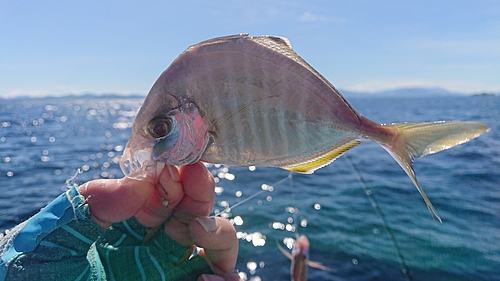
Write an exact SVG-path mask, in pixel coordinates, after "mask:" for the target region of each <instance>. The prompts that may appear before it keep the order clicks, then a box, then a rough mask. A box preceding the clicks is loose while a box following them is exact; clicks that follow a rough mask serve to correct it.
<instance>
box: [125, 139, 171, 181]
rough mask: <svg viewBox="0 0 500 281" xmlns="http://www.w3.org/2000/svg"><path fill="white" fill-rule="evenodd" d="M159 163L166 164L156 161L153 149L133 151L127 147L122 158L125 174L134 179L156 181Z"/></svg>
mask: <svg viewBox="0 0 500 281" xmlns="http://www.w3.org/2000/svg"><path fill="white" fill-rule="evenodd" d="M159 165H164V164H163V163H161V162H160V163H157V162H156V161H154V159H153V157H152V151H151V149H140V150H135V151H132V150H131V149H130V148H129V147H127V148H125V151H124V152H123V155H122V157H121V158H120V168H121V170H122V172H123V174H124V175H125V177H127V178H130V179H134V180H140V181H150V182H154V180H155V178H156V175H157V170H158V168H159V167H158V166H159Z"/></svg>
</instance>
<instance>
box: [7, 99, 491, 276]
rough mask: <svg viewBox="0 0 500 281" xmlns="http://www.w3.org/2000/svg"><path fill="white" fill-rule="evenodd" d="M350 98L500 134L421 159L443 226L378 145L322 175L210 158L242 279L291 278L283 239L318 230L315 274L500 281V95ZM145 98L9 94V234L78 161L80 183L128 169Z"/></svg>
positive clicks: (398, 115)
mask: <svg viewBox="0 0 500 281" xmlns="http://www.w3.org/2000/svg"><path fill="white" fill-rule="evenodd" d="M349 101H350V102H351V103H352V105H353V106H354V107H355V108H356V109H357V110H358V111H359V112H360V113H361V114H363V115H364V116H366V117H368V118H371V119H372V120H375V121H377V122H380V123H391V122H404V121H411V122H417V121H435V120H470V121H479V122H484V123H486V124H487V125H488V126H490V127H491V131H490V132H489V133H487V134H485V135H483V136H481V137H480V138H478V139H476V140H473V141H471V142H469V143H467V144H464V145H460V146H458V147H455V148H452V149H450V150H447V151H444V152H440V153H438V154H435V155H430V156H426V157H424V158H420V159H417V160H416V161H415V171H416V174H417V177H418V179H419V181H420V184H421V185H422V186H423V188H424V190H425V191H426V192H427V195H428V196H429V198H430V200H431V201H432V203H433V204H434V206H435V207H436V209H437V211H438V213H439V214H440V215H441V217H442V219H443V223H442V224H441V223H439V222H438V221H437V220H436V219H433V217H432V216H431V214H430V213H429V211H428V210H427V208H426V206H425V203H424V202H423V200H422V198H421V197H420V195H419V193H418V192H417V190H416V189H415V187H414V186H413V184H412V183H411V181H410V180H409V178H408V177H407V176H406V174H405V173H404V172H403V171H402V169H401V168H400V167H399V166H398V165H397V163H396V162H395V161H394V160H393V159H392V158H391V157H390V156H389V155H388V154H387V153H386V152H385V151H384V150H383V149H381V148H380V147H378V146H377V145H375V144H373V143H367V144H363V145H360V146H358V147H356V148H354V149H352V150H351V151H349V152H348V153H346V155H345V156H343V157H341V158H339V159H338V160H337V161H335V162H334V163H332V164H331V165H329V166H327V167H325V168H323V169H320V170H318V171H317V172H316V173H314V174H313V175H300V174H293V175H291V176H290V174H289V173H288V172H286V171H284V170H280V169H273V168H264V167H250V168H248V167H225V166H210V167H209V168H210V169H211V171H212V172H213V174H214V176H215V177H216V180H217V188H216V192H217V195H216V205H215V206H214V212H215V213H218V214H219V215H221V216H225V217H228V218H229V219H231V220H232V221H233V222H234V224H235V227H236V229H237V231H238V236H239V237H240V255H239V258H238V263H237V270H238V271H239V272H240V273H241V275H242V276H246V278H247V279H248V280H289V279H290V275H289V267H290V261H289V260H288V259H287V258H286V257H285V256H284V255H283V254H281V252H280V251H279V249H278V247H277V245H276V244H277V243H281V244H282V245H283V241H285V242H288V241H290V239H292V238H295V237H296V235H307V237H308V238H309V241H310V243H311V249H310V256H311V257H310V258H311V259H312V260H314V261H318V262H321V263H322V264H323V265H325V266H328V267H330V268H332V271H321V270H316V269H309V277H310V280H500V97H439V98H353V99H349ZM141 103H142V98H96V97H65V98H43V99H30V98H20V99H4V100H0V231H4V230H6V229H8V228H10V227H13V226H14V225H16V224H18V223H20V222H22V221H23V220H25V219H27V218H29V217H30V216H31V215H33V214H34V213H36V212H37V211H38V210H39V209H40V208H42V207H43V206H45V205H46V204H47V203H48V202H50V201H51V200H53V199H54V198H55V197H56V196H58V195H59V194H60V193H61V192H62V191H63V189H64V186H65V181H66V180H67V179H68V178H70V177H72V176H73V175H74V174H75V172H76V171H77V169H81V170H82V171H83V173H82V174H80V175H78V178H77V179H76V181H77V182H80V183H83V182H85V181H88V180H90V179H94V178H116V177H121V176H123V174H122V173H121V171H120V169H119V166H118V165H117V163H118V160H119V157H120V155H121V153H122V150H123V148H124V146H125V144H126V142H127V140H128V137H129V134H130V128H131V125H132V122H133V119H134V116H135V114H136V111H137V109H138V108H139V106H140V104H141ZM269 186H272V188H270V187H269ZM227 206H231V207H232V208H231V209H230V211H227V210H226V211H224V210H225V207H227Z"/></svg>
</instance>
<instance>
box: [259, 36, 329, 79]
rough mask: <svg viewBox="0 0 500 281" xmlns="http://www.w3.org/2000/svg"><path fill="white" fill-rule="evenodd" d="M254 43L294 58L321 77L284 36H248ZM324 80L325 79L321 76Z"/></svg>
mask: <svg viewBox="0 0 500 281" xmlns="http://www.w3.org/2000/svg"><path fill="white" fill-rule="evenodd" d="M250 39H251V40H252V41H254V42H255V43H257V44H259V45H261V46H263V47H266V48H268V49H272V50H273V51H275V52H278V53H281V54H282V55H284V56H286V57H288V58H289V59H292V60H294V61H295V62H297V63H298V64H300V65H302V66H303V67H305V68H307V69H308V70H309V71H311V72H313V73H315V74H316V75H317V76H318V77H321V78H323V76H321V74H319V73H318V72H317V71H316V70H315V69H314V68H312V66H310V65H309V64H308V63H307V62H306V61H305V60H304V59H303V58H302V57H300V56H299V55H298V54H297V53H296V52H295V51H294V50H293V49H292V44H291V43H290V40H288V38H285V37H279V36H256V37H251V38H250ZM323 80H325V81H326V79H324V78H323Z"/></svg>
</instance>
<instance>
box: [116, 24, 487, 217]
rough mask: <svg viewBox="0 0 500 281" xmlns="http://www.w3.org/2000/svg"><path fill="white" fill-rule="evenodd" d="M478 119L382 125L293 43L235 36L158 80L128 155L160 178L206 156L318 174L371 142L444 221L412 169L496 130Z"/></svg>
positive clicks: (130, 167)
mask: <svg viewBox="0 0 500 281" xmlns="http://www.w3.org/2000/svg"><path fill="white" fill-rule="evenodd" d="M488 130H489V128H488V127H487V126H486V125H484V124H481V123H477V122H455V121H453V122H444V121H441V122H426V123H400V124H378V123H376V122H373V121H371V120H370V119H367V118H365V117H363V116H361V114H359V113H358V112H356V110H354V108H353V107H352V106H351V105H349V103H348V102H347V101H346V99H345V98H344V97H343V96H342V95H341V94H340V93H339V92H338V91H337V89H335V87H334V86H333V85H332V84H331V83H330V82H328V81H327V80H326V79H325V78H324V77H323V76H322V75H321V74H319V73H318V72H317V71H316V70H314V69H313V68H312V67H311V66H310V65H309V64H308V63H307V62H306V61H304V60H303V59H302V58H301V57H300V56H299V55H297V54H296V53H295V52H294V51H293V50H292V47H291V45H290V42H289V41H288V39H286V38H283V37H274V36H258V37H249V36H248V35H244V34H242V35H234V36H227V37H220V38H214V39H211V40H207V41H203V42H201V43H198V44H196V45H193V46H191V47H189V48H188V49H187V50H186V51H184V52H183V53H182V54H181V55H180V56H179V57H178V58H177V59H176V60H175V61H174V62H173V63H172V64H171V65H170V66H169V67H168V68H167V69H166V70H165V71H164V72H163V73H162V74H161V75H160V77H159V78H158V80H157V81H156V82H155V84H154V85H153V87H152V88H151V90H150V92H149V94H148V96H147V97H146V99H145V101H144V103H143V105H142V106H141V108H140V110H139V112H138V114H137V117H136V119H135V121H134V124H133V127H132V133H131V136H130V140H129V142H128V143H127V146H126V148H125V150H124V154H123V156H122V158H121V162H120V165H121V168H122V170H123V172H124V174H125V175H126V176H128V177H131V178H136V179H142V180H152V178H154V176H155V170H156V162H164V163H167V164H171V165H186V164H190V163H194V162H196V161H198V160H201V161H205V162H209V163H219V164H227V165H233V166H271V167H280V168H283V169H287V170H291V171H294V172H300V173H312V172H314V171H315V170H316V169H319V168H321V167H323V166H325V165H328V164H330V163H331V162H333V161H334V160H335V159H336V158H337V157H339V156H340V155H342V154H343V153H344V152H346V151H347V150H349V149H351V148H353V147H354V146H356V145H358V144H360V143H362V142H364V141H370V140H371V141H375V142H376V143H378V144H379V145H381V146H382V147H383V148H384V149H385V150H387V151H388V152H389V153H390V154H391V155H392V157H394V159H395V160H396V161H397V162H398V163H399V165H400V166H401V167H402V168H403V169H404V171H405V172H406V173H407V174H408V176H409V177H410V179H411V180H412V182H413V183H414V184H415V186H416V187H417V189H418V191H419V192H420V194H421V195H422V197H423V198H424V200H425V202H426V204H427V206H428V208H429V210H431V211H432V213H434V214H435V216H436V217H437V218H438V219H439V220H440V221H441V219H440V217H439V216H438V214H437V213H436V211H435V209H434V207H433V206H432V204H431V202H430V201H429V199H428V198H427V196H426V194H425V193H424V191H423V189H422V188H421V187H420V185H419V183H418V182H417V179H416V177H415V173H414V171H413V168H412V161H413V159H415V158H417V157H422V156H425V155H428V154H432V153H436V152H439V151H441V150H444V149H448V148H450V147H453V146H455V145H458V144H461V143H464V142H467V141H470V140H471V139H474V138H476V137H478V136H479V135H481V134H483V133H484V132H486V131H488Z"/></svg>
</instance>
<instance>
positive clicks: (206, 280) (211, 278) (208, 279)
mask: <svg viewBox="0 0 500 281" xmlns="http://www.w3.org/2000/svg"><path fill="white" fill-rule="evenodd" d="M201 277H202V278H203V281H224V278H222V277H220V276H217V275H208V274H202V275H201Z"/></svg>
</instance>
